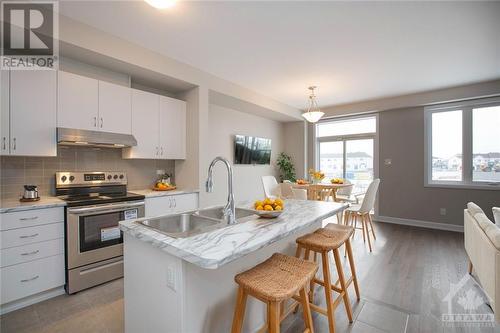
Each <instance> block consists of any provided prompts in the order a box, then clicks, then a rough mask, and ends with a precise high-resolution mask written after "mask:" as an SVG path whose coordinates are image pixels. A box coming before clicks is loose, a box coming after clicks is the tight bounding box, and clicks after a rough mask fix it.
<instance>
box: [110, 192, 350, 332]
mask: <svg viewBox="0 0 500 333" xmlns="http://www.w3.org/2000/svg"><path fill="white" fill-rule="evenodd" d="M247 205H248V203H246V204H242V205H238V206H247ZM346 207H347V205H346V204H340V203H333V202H319V201H302V200H287V201H286V202H285V211H284V212H283V214H281V215H280V216H279V217H278V218H276V219H262V218H259V217H258V216H256V215H255V216H252V217H251V218H249V219H248V218H247V219H245V222H242V223H237V224H233V225H227V226H225V227H224V228H220V229H216V230H213V231H210V232H207V233H202V234H198V235H195V236H192V237H188V238H172V237H169V236H167V235H165V234H164V233H161V232H158V231H155V230H153V229H151V228H148V227H146V226H144V225H142V224H140V223H139V222H138V221H133V220H127V221H122V222H120V228H121V229H122V231H123V232H124V270H125V271H124V275H125V283H124V285H125V290H124V293H125V296H124V298H125V332H126V333H132V332H134V333H135V332H151V333H153V332H183V333H184V332H189V333H191V332H193V333H195V332H207V333H208V332H229V331H230V328H231V321H232V317H233V309H234V303H235V299H236V284H235V282H234V276H235V275H236V274H237V273H239V272H242V271H244V270H246V269H248V268H250V267H253V266H255V265H256V264H258V263H260V262H262V261H264V260H265V259H267V258H268V257H270V256H271V255H272V254H273V253H275V252H281V253H286V254H290V255H293V254H294V253H295V239H296V238H297V237H299V236H301V235H303V234H306V233H309V232H312V231H314V230H315V229H317V228H319V227H321V224H322V221H323V220H324V219H325V218H328V217H331V216H333V215H335V214H337V213H338V212H341V211H343V210H344V209H345V208H346ZM265 313H266V310H265V307H264V305H263V304H262V303H261V302H259V301H255V300H253V299H252V298H249V300H248V304H247V309H246V314H245V323H244V332H255V331H256V330H257V329H258V328H259V327H260V326H262V325H263V324H264V323H265Z"/></svg>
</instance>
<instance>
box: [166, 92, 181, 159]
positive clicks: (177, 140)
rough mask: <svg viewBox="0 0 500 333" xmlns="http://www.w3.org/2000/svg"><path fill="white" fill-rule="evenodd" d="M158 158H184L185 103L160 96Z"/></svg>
mask: <svg viewBox="0 0 500 333" xmlns="http://www.w3.org/2000/svg"><path fill="white" fill-rule="evenodd" d="M160 158H166V159H176V160H180V159H185V158H186V102H184V101H181V100H178V99H174V98H170V97H165V96H160Z"/></svg>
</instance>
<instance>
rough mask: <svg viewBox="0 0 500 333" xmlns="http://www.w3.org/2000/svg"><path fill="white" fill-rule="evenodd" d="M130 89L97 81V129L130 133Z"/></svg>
mask: <svg viewBox="0 0 500 333" xmlns="http://www.w3.org/2000/svg"><path fill="white" fill-rule="evenodd" d="M131 122H132V114H131V89H130V88H128V87H123V86H119V85H116V84H112V83H108V82H104V81H99V119H98V126H99V130H101V131H104V132H113V133H123V134H131Z"/></svg>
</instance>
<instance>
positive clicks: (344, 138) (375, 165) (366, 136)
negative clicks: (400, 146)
mask: <svg viewBox="0 0 500 333" xmlns="http://www.w3.org/2000/svg"><path fill="white" fill-rule="evenodd" d="M362 118H374V119H375V132H367V133H356V134H343V135H332V136H321V137H320V136H317V133H318V127H319V125H321V124H324V123H329V122H335V121H346V120H355V119H362ZM378 126H379V120H378V113H367V114H358V115H353V116H341V117H332V118H324V119H322V120H320V121H319V122H317V123H316V124H314V127H313V128H314V133H313V135H314V140H315V145H314V169H315V170H319V165H320V143H321V142H334V141H340V142H343V170H342V172H343V175H344V176H345V170H346V161H347V156H346V155H347V152H346V141H348V140H363V139H373V154H374V156H373V178H374V179H376V178H378V177H379V172H378V167H379V165H378V163H379V162H378V152H379V147H378V132H379V128H378Z"/></svg>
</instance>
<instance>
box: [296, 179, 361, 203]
mask: <svg viewBox="0 0 500 333" xmlns="http://www.w3.org/2000/svg"><path fill="white" fill-rule="evenodd" d="M352 186H354V184H352V183H351V184H339V183H337V184H333V183H317V184H314V183H307V184H298V183H292V188H297V189H305V190H307V199H308V200H321V201H327V200H328V199H329V198H330V197H331V198H332V201H338V200H337V191H338V190H339V189H343V188H348V187H352Z"/></svg>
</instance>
